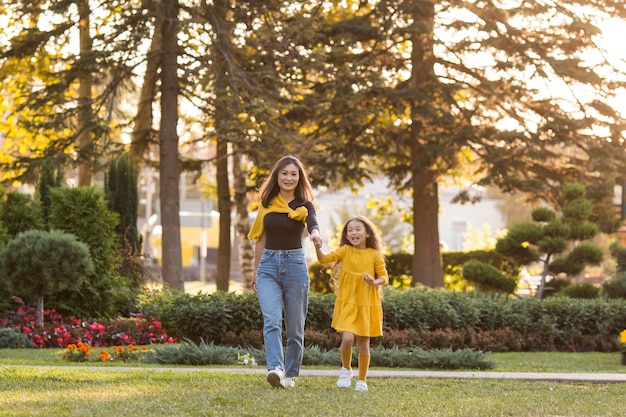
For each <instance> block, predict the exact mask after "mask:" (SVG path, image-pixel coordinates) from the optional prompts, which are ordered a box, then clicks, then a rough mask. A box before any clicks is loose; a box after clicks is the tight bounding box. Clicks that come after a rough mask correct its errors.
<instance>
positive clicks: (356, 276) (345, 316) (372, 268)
mask: <svg viewBox="0 0 626 417" xmlns="http://www.w3.org/2000/svg"><path fill="white" fill-rule="evenodd" d="M314 244H315V251H316V253H317V260H318V261H319V262H320V263H321V264H327V263H331V262H337V263H338V264H336V265H335V268H333V272H334V271H338V272H339V279H338V282H337V283H336V289H337V299H336V301H335V309H334V312H333V321H332V327H333V328H334V329H335V330H337V331H338V332H342V336H341V346H340V348H339V351H340V353H341V365H342V368H341V371H340V372H339V379H338V380H337V386H338V387H340V388H349V387H350V385H351V378H352V364H351V362H352V346H353V343H354V337H355V336H356V337H357V347H358V353H359V359H358V366H359V379H358V381H357V383H356V386H355V389H356V390H357V391H367V383H366V378H367V371H368V369H369V365H370V337H377V336H382V334H383V309H382V303H381V297H380V288H379V286H380V285H384V284H386V283H387V281H388V276H387V269H386V267H385V258H384V257H383V255H382V253H381V246H382V245H381V240H380V237H379V236H378V234H377V233H376V228H375V227H374V225H373V224H372V222H371V221H369V220H368V219H367V218H365V217H362V216H358V217H354V218H352V219H350V220H348V222H347V223H346V224H345V225H344V227H343V231H342V232H341V243H340V244H339V248H338V249H336V250H334V251H332V252H330V253H328V254H324V252H322V249H321V247H322V244H321V239H320V240H316V241H314ZM337 266H339V268H337ZM333 279H334V280H336V279H337V277H336V274H335V273H333Z"/></svg>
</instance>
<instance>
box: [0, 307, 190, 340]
mask: <svg viewBox="0 0 626 417" xmlns="http://www.w3.org/2000/svg"><path fill="white" fill-rule="evenodd" d="M3 327H4V328H17V329H19V330H20V331H21V332H22V333H23V334H24V335H25V336H26V337H27V338H28V339H29V340H30V341H31V342H32V343H33V345H34V346H35V347H36V348H66V347H67V346H68V345H72V344H73V345H76V346H78V344H79V343H84V344H86V345H88V346H91V347H106V346H120V345H131V344H133V345H148V344H161V343H176V342H177V341H178V340H177V338H173V337H170V336H168V335H167V334H166V333H165V331H163V329H162V325H161V322H159V321H158V320H156V319H155V318H148V317H143V316H142V315H141V314H140V315H138V316H137V317H133V318H119V319H112V320H99V321H96V320H84V319H79V318H77V317H75V316H72V317H69V318H64V317H63V316H62V315H61V314H59V313H57V312H56V311H55V310H45V311H44V325H43V327H39V326H37V311H36V308H35V307H33V306H22V307H19V308H17V309H15V310H11V311H8V312H6V314H5V317H4V318H0V328H3Z"/></svg>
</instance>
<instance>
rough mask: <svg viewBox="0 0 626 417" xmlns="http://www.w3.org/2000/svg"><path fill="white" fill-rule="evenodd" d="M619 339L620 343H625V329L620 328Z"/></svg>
mask: <svg viewBox="0 0 626 417" xmlns="http://www.w3.org/2000/svg"><path fill="white" fill-rule="evenodd" d="M619 341H620V343H623V344H626V330H622V332H621V333H620V334H619Z"/></svg>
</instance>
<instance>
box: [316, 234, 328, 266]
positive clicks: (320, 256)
mask: <svg viewBox="0 0 626 417" xmlns="http://www.w3.org/2000/svg"><path fill="white" fill-rule="evenodd" d="M313 244H314V245H315V254H316V255H317V261H318V262H319V261H321V260H322V259H323V258H324V256H326V254H325V253H324V252H322V238H321V237H319V236H317V239H315V240H313Z"/></svg>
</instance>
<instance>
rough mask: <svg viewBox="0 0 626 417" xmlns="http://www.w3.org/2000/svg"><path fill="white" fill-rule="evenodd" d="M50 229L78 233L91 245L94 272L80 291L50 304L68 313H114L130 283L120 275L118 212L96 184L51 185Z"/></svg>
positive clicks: (70, 293)
mask: <svg viewBox="0 0 626 417" xmlns="http://www.w3.org/2000/svg"><path fill="white" fill-rule="evenodd" d="M50 202H51V205H50V214H49V218H48V224H49V227H50V229H51V230H52V229H57V230H62V231H64V232H67V233H71V234H73V235H75V236H76V237H77V238H78V239H79V240H80V241H81V242H83V243H85V244H86V245H87V246H88V247H89V251H90V253H91V257H92V259H93V263H94V274H93V276H91V277H89V279H87V280H85V281H84V282H83V285H81V287H80V288H79V289H78V290H77V291H63V292H61V293H58V295H56V296H54V297H52V298H51V299H50V306H51V307H53V308H54V309H55V310H57V311H59V312H60V313H62V314H64V315H76V316H81V317H89V318H94V317H97V318H104V317H112V316H114V315H115V314H116V313H117V312H118V311H119V310H120V309H121V308H122V307H123V306H124V305H125V304H126V302H127V300H128V297H127V295H128V290H127V289H126V287H127V283H126V282H125V280H124V279H122V278H121V277H120V276H119V274H118V268H119V266H120V265H119V264H120V262H119V258H118V254H117V249H118V246H117V243H118V241H117V239H118V236H117V234H116V233H115V226H116V225H117V223H118V216H117V214H115V213H113V212H111V211H110V210H109V209H108V208H107V204H106V201H105V199H104V194H103V193H102V192H100V191H98V190H96V189H95V188H93V187H78V188H50Z"/></svg>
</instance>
